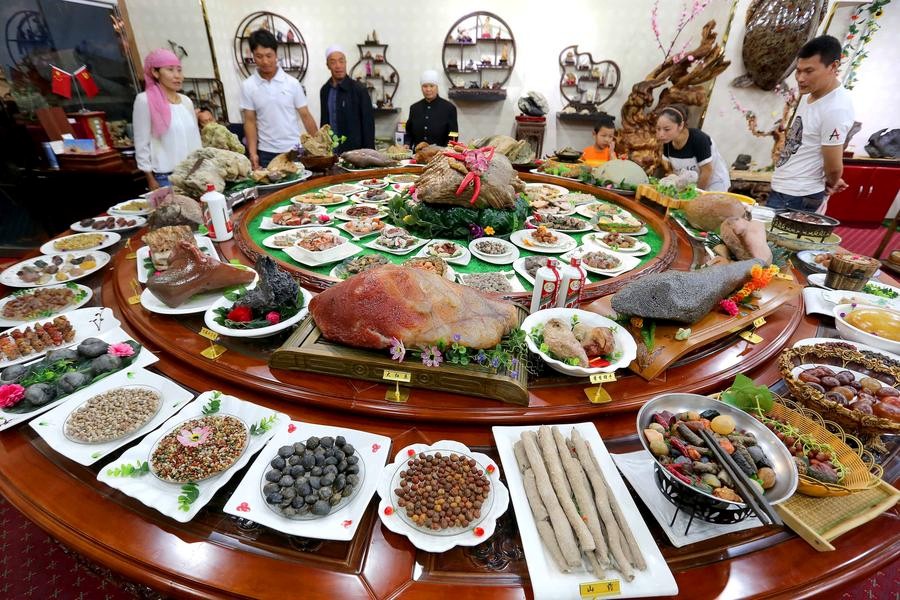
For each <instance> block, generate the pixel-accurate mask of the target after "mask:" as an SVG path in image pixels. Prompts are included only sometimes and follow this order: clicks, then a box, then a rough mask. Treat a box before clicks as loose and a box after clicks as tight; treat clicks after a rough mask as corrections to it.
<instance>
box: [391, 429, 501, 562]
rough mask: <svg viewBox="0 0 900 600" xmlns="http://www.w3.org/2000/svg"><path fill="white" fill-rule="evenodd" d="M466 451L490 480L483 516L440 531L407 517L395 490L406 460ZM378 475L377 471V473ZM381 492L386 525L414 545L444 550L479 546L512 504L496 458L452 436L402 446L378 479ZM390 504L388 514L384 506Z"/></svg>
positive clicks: (487, 537)
mask: <svg viewBox="0 0 900 600" xmlns="http://www.w3.org/2000/svg"><path fill="white" fill-rule="evenodd" d="M438 451H440V452H442V453H451V452H452V453H457V454H464V455H466V456H468V457H470V458H473V459H475V461H476V462H477V463H478V466H479V468H480V469H481V470H483V471H484V473H485V476H486V477H487V478H488V479H489V480H490V482H491V491H490V494H489V495H488V499H487V500H486V501H485V503H484V504H483V505H482V507H481V518H480V519H476V521H475V522H473V523H471V524H470V525H469V527H466V528H454V529H443V530H440V531H437V532H431V531H426V530H425V529H422V528H419V527H416V526H414V525H412V523H411V522H410V521H409V520H408V517H407V516H406V514H405V512H404V511H403V509H402V508H401V507H400V506H398V505H397V497H396V495H395V494H394V488H395V487H398V486H397V485H395V483H396V482H398V481H399V478H400V475H399V473H400V471H401V470H403V468H404V467H405V466H406V461H408V460H409V459H410V458H412V457H414V456H416V455H417V454H419V453H422V452H425V453H429V454H432V453H434V452H438ZM376 476H377V475H376ZM377 491H378V495H379V496H380V497H381V501H380V502H379V503H378V517H379V518H380V519H381V522H382V523H383V524H384V526H385V527H387V528H388V529H390V530H391V531H393V532H394V533H398V534H400V535H403V536H406V537H407V538H408V539H409V541H410V542H411V543H412V545H413V546H415V547H416V548H418V549H420V550H425V551H426V552H445V551H447V550H449V549H450V548H454V547H456V546H476V545H478V544H480V543H482V542H484V541H485V540H488V539H490V537H491V536H492V535H494V530H495V529H496V527H497V519H498V518H500V516H501V515H503V513H505V512H506V509H507V508H508V507H509V492H508V491H507V489H506V486H504V485H503V482H501V481H500V470H499V469H498V468H497V465H496V464H495V463H494V461H493V460H492V459H491V458H490V457H488V456H486V455H484V454H481V453H480V452H472V451H471V450H469V449H468V448H467V447H466V446H464V445H463V444H460V443H459V442H455V441H452V440H441V441H439V442H435V443H434V444H432V445H431V446H426V445H425V444H412V445H411V446H407V447H405V448H402V449H401V450H400V451H399V452H397V454H395V455H394V462H392V463H391V464H389V465H387V466H386V467H384V469H383V470H382V471H381V473H380V478H379V481H378V488H377ZM388 507H391V510H390V511H388V512H389V513H390V514H385V509H386V508H388ZM478 528H480V530H481V531H480V533H481V535H476V534H475V530H476V529H478Z"/></svg>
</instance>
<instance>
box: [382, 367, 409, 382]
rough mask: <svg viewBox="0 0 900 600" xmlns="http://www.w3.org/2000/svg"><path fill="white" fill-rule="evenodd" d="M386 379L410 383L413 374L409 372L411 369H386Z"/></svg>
mask: <svg viewBox="0 0 900 600" xmlns="http://www.w3.org/2000/svg"><path fill="white" fill-rule="evenodd" d="M384 380H385V381H396V382H398V383H409V382H410V381H412V375H411V374H410V373H409V371H391V370H390V369H385V370H384Z"/></svg>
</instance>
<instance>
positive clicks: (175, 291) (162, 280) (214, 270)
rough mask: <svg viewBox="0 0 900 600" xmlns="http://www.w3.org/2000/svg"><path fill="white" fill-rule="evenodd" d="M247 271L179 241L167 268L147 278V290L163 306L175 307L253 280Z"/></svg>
mask: <svg viewBox="0 0 900 600" xmlns="http://www.w3.org/2000/svg"><path fill="white" fill-rule="evenodd" d="M254 277H255V275H254V274H253V271H251V270H249V269H239V268H237V267H233V266H231V265H229V264H226V263H223V262H221V261H219V260H216V259H214V258H212V257H211V256H207V255H205V254H202V253H201V252H200V249H199V248H198V247H197V246H193V245H191V244H189V243H187V242H185V241H180V242H178V244H177V245H176V246H175V249H174V250H173V251H172V255H171V257H170V259H169V268H168V270H166V271H162V272H160V273H156V274H154V275H151V276H150V278H149V279H148V280H147V288H148V289H149V290H150V291H151V292H153V295H154V296H156V297H157V298H159V299H160V300H161V301H162V302H164V303H165V304H166V305H167V306H171V307H172V308H175V307H177V306H181V305H182V304H184V303H185V302H186V301H187V300H188V299H189V298H190V297H191V296H194V295H196V294H202V293H203V292H212V291H214V290H221V289H224V288H228V287H233V286H236V285H245V284H248V283H250V282H251V281H253V279H254Z"/></svg>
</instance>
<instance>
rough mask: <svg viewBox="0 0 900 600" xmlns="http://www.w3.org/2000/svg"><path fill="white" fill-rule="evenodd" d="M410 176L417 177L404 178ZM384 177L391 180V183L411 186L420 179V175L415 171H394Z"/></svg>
mask: <svg viewBox="0 0 900 600" xmlns="http://www.w3.org/2000/svg"><path fill="white" fill-rule="evenodd" d="M409 177H415V179H413V180H412V181H403V180H404V179H407V178H409ZM384 179H385V180H386V181H390V182H391V183H397V184H400V185H401V186H406V187H409V186H411V185H413V184H414V183H415V182H416V181H417V180H418V179H419V175H416V174H415V173H393V174H391V175H386V176H385V178H384Z"/></svg>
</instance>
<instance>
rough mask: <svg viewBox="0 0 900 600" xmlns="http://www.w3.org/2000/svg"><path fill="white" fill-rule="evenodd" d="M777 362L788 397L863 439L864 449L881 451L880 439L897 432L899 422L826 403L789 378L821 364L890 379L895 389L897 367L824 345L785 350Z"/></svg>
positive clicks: (898, 378)
mask: <svg viewBox="0 0 900 600" xmlns="http://www.w3.org/2000/svg"><path fill="white" fill-rule="evenodd" d="M778 362H779V368H780V369H781V376H782V377H784V381H785V383H786V384H787V386H788V388H790V390H791V395H792V396H793V397H794V399H795V400H796V401H797V402H799V403H800V404H802V405H804V406H808V407H809V408H812V409H813V410H815V411H816V412H818V413H820V414H821V415H822V416H823V417H825V418H826V419H829V420H831V421H834V422H835V423H837V424H839V425H840V426H841V427H843V428H844V430H846V431H849V432H851V433H854V434H858V435H860V436H864V439H863V442H864V443H865V444H866V446H870V445H871V446H872V447H873V448H875V449H876V450H878V449H881V447H882V445H881V441H880V439H879V437H880V436H881V435H882V434H886V433H892V434H896V433H900V423H895V422H894V421H891V420H890V419H883V418H881V417H876V416H875V415H867V414H864V413H861V412H858V411H855V410H849V409H847V408H845V407H843V406H841V405H840V404H838V403H837V402H832V401H831V400H826V399H825V395H824V394H822V393H820V392H818V391H816V390H815V389H814V388H812V387H810V386H808V385H806V384H804V383H803V382H802V381H800V380H799V379H796V378H794V377H793V376H792V375H791V371H792V370H793V369H794V367H796V366H798V365H802V364H824V365H829V366H835V367H840V368H843V369H848V370H851V371H856V372H857V373H863V374H866V375H869V376H873V377H874V376H876V375H882V376H888V377H890V378H892V379H893V381H894V385H895V386H896V385H897V384H898V383H900V367H891V366H888V365H887V364H885V363H884V362H882V361H881V360H878V359H877V358H869V357H867V356H864V355H862V354H860V353H859V352H857V351H855V350H850V349H845V348H839V347H834V346H830V345H826V344H817V345H814V346H799V347H797V348H788V349H786V350H784V351H783V352H782V353H781V356H780V357H779V359H778ZM876 379H878V377H876Z"/></svg>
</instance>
